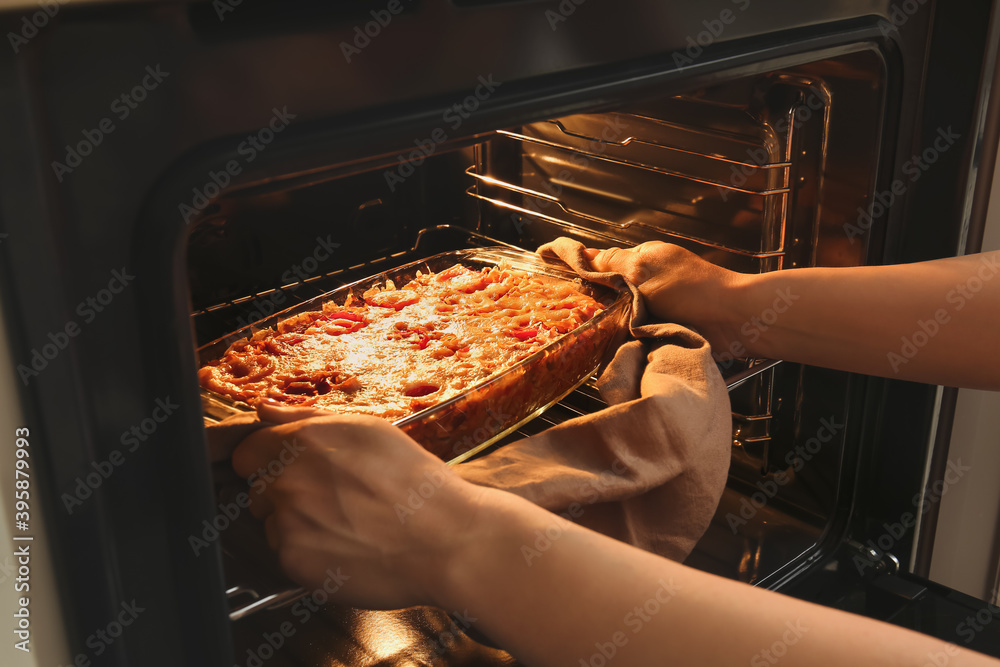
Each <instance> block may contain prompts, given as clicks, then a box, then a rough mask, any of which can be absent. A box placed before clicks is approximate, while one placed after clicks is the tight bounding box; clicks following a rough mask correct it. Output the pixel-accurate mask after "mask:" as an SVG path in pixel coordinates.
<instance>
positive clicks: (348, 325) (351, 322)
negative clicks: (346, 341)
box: [319, 310, 368, 336]
mask: <svg viewBox="0 0 1000 667" xmlns="http://www.w3.org/2000/svg"><path fill="white" fill-rule="evenodd" d="M319 321H321V322H329V323H330V324H329V325H328V326H324V327H323V331H325V332H326V333H328V334H330V335H332V336H339V335H341V334H345V333H351V332H353V331H357V330H358V329H361V328H362V327H365V326H367V325H368V322H366V321H365V318H364V317H363V316H362V315H360V314H359V313H352V312H350V311H347V310H338V311H336V312H333V313H328V314H327V315H324V316H323V317H321V318H319Z"/></svg>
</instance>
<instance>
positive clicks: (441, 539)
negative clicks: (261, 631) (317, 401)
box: [233, 406, 488, 608]
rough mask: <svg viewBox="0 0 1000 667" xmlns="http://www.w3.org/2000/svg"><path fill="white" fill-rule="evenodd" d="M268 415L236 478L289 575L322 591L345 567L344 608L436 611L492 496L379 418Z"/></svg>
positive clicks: (247, 443)
mask: <svg viewBox="0 0 1000 667" xmlns="http://www.w3.org/2000/svg"><path fill="white" fill-rule="evenodd" d="M259 413H260V417H261V419H262V420H263V421H265V422H271V423H272V424H275V425H273V426H268V427H264V428H261V429H260V430H257V431H256V432H254V433H252V434H251V435H250V436H249V437H247V438H246V440H244V441H243V442H242V443H241V444H240V445H239V446H238V447H237V448H236V450H235V451H234V452H233V468H234V469H235V470H236V472H237V473H239V474H240V475H241V476H243V477H250V476H252V475H253V476H254V477H253V485H254V487H255V489H256V490H259V491H260V492H261V494H260V495H259V496H255V498H254V502H253V504H251V506H250V510H251V512H252V513H253V514H254V515H255V516H257V517H258V518H261V519H264V522H265V528H266V532H267V538H268V542H269V543H270V544H271V546H272V548H274V549H275V550H276V551H277V553H278V556H279V559H280V561H281V564H282V567H283V568H284V569H285V571H286V572H287V573H288V575H289V576H290V577H291V578H292V579H294V580H295V581H297V582H299V583H301V584H302V585H304V586H316V585H319V584H321V583H322V582H323V581H324V579H325V578H327V577H328V576H329V575H328V574H327V570H332V571H334V572H336V571H337V569H338V568H340V571H341V573H342V575H344V576H346V578H347V581H346V583H345V584H344V586H343V589H342V591H341V592H340V593H338V596H340V595H342V596H344V597H343V598H341V599H342V600H344V601H345V602H349V603H353V604H357V605H362V606H366V607H370V608H402V607H407V606H413V605H417V604H433V603H434V602H435V595H436V594H437V593H438V592H440V591H442V590H445V589H446V586H445V585H444V583H443V582H442V581H441V579H440V578H441V577H442V576H447V573H448V572H449V569H450V568H449V563H453V562H454V559H457V558H461V557H462V554H463V553H464V551H465V548H464V547H465V546H466V543H467V542H468V541H469V540H470V539H472V534H473V531H471V530H470V528H471V527H473V526H474V525H475V519H476V515H477V511H478V510H477V508H478V505H479V496H480V495H481V494H482V493H484V492H487V491H488V490H487V489H484V488H481V487H477V486H474V485H472V484H470V483H468V482H465V481H463V480H462V479H461V478H459V477H458V476H457V475H455V474H454V473H453V472H452V471H451V470H450V469H449V468H448V467H447V466H446V465H445V464H444V463H443V462H442V461H440V460H439V459H437V458H436V457H434V456H433V455H431V454H429V453H427V452H426V451H424V450H423V449H422V448H421V447H420V446H419V445H417V443H415V442H414V441H413V440H411V439H410V438H408V437H407V436H406V435H404V434H403V433H402V432H401V431H400V430H399V429H397V428H396V427H394V426H392V425H391V424H389V423H387V422H385V421H383V420H381V419H377V418H375V417H366V416H357V415H354V416H348V415H332V414H329V413H324V412H321V411H317V410H312V409H282V408H277V407H272V406H261V407H260V408H259ZM261 485H263V487H264V488H263V489H260V488H259V487H260V486H261Z"/></svg>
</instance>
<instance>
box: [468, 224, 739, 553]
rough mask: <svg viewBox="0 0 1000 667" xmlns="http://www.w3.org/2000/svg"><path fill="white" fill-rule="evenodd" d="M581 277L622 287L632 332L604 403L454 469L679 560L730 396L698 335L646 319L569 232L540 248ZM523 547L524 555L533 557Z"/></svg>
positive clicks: (721, 453) (694, 531)
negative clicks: (601, 407)
mask: <svg viewBox="0 0 1000 667" xmlns="http://www.w3.org/2000/svg"><path fill="white" fill-rule="evenodd" d="M538 253H539V255H541V256H542V257H545V258H548V259H553V258H557V259H561V260H562V261H564V262H565V263H566V264H568V265H569V266H571V267H572V268H573V269H575V270H576V271H577V273H579V274H580V275H581V276H582V277H584V278H586V279H588V280H591V281H594V282H598V283H602V284H607V285H613V286H616V287H621V286H622V284H623V283H624V284H625V285H628V287H629V288H630V289H631V291H632V294H633V308H632V317H631V322H630V326H629V328H630V331H631V333H632V335H633V336H635V337H636V340H630V341H629V342H627V343H625V344H624V345H622V346H620V347H619V348H618V350H617V351H616V353H615V355H614V357H613V359H612V360H611V362H610V363H609V364H608V365H607V367H606V368H605V370H604V372H603V373H602V374H601V376H600V378H599V380H598V389H599V390H600V392H601V395H602V397H603V398H604V399H605V400H606V401H607V402H608V403H609V404H610V405H609V407H608V408H606V409H605V410H601V411H599V412H596V413H593V414H589V415H584V416H582V417H577V418H575V419H571V420H569V421H566V422H563V423H562V424H559V425H558V426H554V427H552V428H550V429H547V430H546V431H544V432H542V433H539V434H538V435H535V436H532V437H530V438H525V439H524V440H520V441H517V442H514V443H511V444H509V445H507V446H505V447H503V448H501V449H499V450H497V451H495V452H493V453H491V454H489V455H487V456H483V457H481V458H479V459H476V460H474V461H470V462H468V463H464V464H462V465H460V466H457V467H456V471H457V472H458V474H459V475H461V476H462V477H463V478H464V479H466V480H468V481H470V482H474V483H476V484H480V485H483V486H490V487H494V488H498V489H503V490H506V491H509V492H511V493H516V494H517V495H520V496H522V497H524V498H526V499H528V500H530V501H532V502H534V503H536V504H538V505H540V506H542V507H545V508H546V509H549V510H551V511H553V512H556V513H560V514H562V515H563V516H564V517H566V518H569V519H571V520H573V521H576V522H577V523H579V524H581V525H584V526H587V527H588V528H592V529H594V530H597V531H599V532H601V533H604V534H606V535H609V536H611V537H614V538H616V539H619V540H622V541H625V542H628V543H630V544H633V545H635V546H637V547H640V548H642V549H646V550H648V551H652V552H653V553H657V554H659V555H662V556H665V557H667V558H671V559H674V560H683V559H684V558H686V557H687V555H688V554H689V553H690V552H691V549H692V548H693V547H694V545H695V543H696V542H697V541H698V539H699V538H700V537H701V535H702V534H703V533H704V532H705V530H706V529H707V528H708V525H709V522H710V521H711V519H712V515H713V514H714V512H715V509H716V506H717V505H718V502H719V498H720V497H721V496H722V491H723V489H724V488H725V484H726V476H727V474H728V471H729V458H730V447H731V444H730V443H731V441H732V417H731V412H730V406H729V393H728V391H727V389H726V385H725V383H724V382H723V380H722V377H721V375H720V374H719V370H718V367H717V366H716V365H715V361H714V360H713V359H712V355H711V350H710V348H709V345H708V343H707V342H706V341H705V339H704V338H702V337H701V336H699V335H698V334H697V333H695V332H693V331H691V330H690V329H686V328H684V327H682V326H679V325H676V324H663V323H650V322H646V309H645V306H644V304H643V302H642V298H641V296H640V295H639V292H638V290H637V289H636V287H635V286H634V285H631V284H629V283H627V281H625V280H624V278H623V277H622V276H620V275H618V274H615V273H599V272H596V271H594V270H593V267H592V266H591V264H590V261H589V259H588V258H587V256H586V254H585V253H584V246H583V245H582V244H580V243H579V242H577V241H573V240H571V239H566V238H561V239H557V240H555V241H553V242H551V243H549V244H546V245H544V246H542V247H541V248H539V250H538ZM532 553H533V552H532V550H531V547H528V548H527V549H526V551H525V558H526V559H529V560H530V558H531V557H532Z"/></svg>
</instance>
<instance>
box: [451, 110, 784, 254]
mask: <svg viewBox="0 0 1000 667" xmlns="http://www.w3.org/2000/svg"><path fill="white" fill-rule="evenodd" d="M670 103H671V104H670V105H668V108H667V109H666V110H661V112H662V113H665V114H670V113H672V112H673V111H674V109H675V107H673V106H672V105H675V104H680V105H681V106H680V107H676V108H680V109H682V111H683V114H682V117H684V116H685V115H686V116H687V117H691V118H693V119H696V120H697V122H698V123H699V124H697V125H695V124H694V122H695V120H691V121H690V122H687V121H685V122H680V121H674V120H666V119H665V118H654V117H651V116H649V115H647V114H644V113H604V114H577V115H571V116H566V117H563V118H560V119H552V120H547V121H542V122H537V123H532V124H528V125H524V126H521V127H520V128H514V129H506V130H499V131H498V132H497V138H496V139H495V140H494V146H492V147H490V148H489V150H487V151H483V152H481V153H480V154H479V155H478V159H477V161H476V163H475V164H474V165H473V166H472V167H470V168H468V169H467V170H466V174H467V175H468V176H469V177H471V178H472V179H474V183H473V185H472V186H470V187H469V188H468V189H467V191H466V192H467V194H468V195H469V196H470V197H473V198H475V199H478V200H480V201H482V202H485V203H487V204H489V205H490V206H491V207H495V208H496V209H499V210H503V211H507V212H510V213H511V214H512V215H515V216H518V215H519V216H527V217H528V219H529V220H530V219H541V220H545V221H546V222H549V223H551V224H553V225H555V226H557V227H561V228H564V229H569V230H573V231H585V232H586V233H589V234H592V235H595V236H596V237H598V238H602V239H605V240H607V241H608V242H609V243H615V244H618V243H622V242H631V243H636V242H639V241H641V240H650V239H651V238H663V239H665V240H670V239H678V240H682V241H687V242H690V243H695V244H699V245H701V246H703V247H706V248H709V249H716V250H722V251H725V252H727V253H732V254H734V255H738V256H742V257H744V258H750V259H752V260H756V262H757V264H758V266H759V267H760V268H761V269H764V268H781V267H782V264H783V259H784V257H785V255H786V252H787V250H786V247H785V242H786V236H787V230H788V226H789V220H788V218H789V208H790V197H791V193H792V187H791V182H792V172H793V169H794V167H795V164H794V159H793V149H792V147H793V145H794V135H795V127H796V124H795V122H794V118H795V112H796V110H797V108H798V104H797V103H796V102H794V101H793V102H789V103H788V104H787V105H785V106H781V105H778V106H779V108H776V109H769V110H767V111H766V112H762V116H754V115H753V114H751V113H750V112H749V111H748V110H734V109H732V108H731V107H729V106H727V105H722V104H712V103H707V102H704V101H701V102H698V103H697V105H696V106H695V108H694V111H692V108H691V107H692V104H693V102H692V101H691V100H681V99H679V98H674V99H672V100H671V101H670ZM767 118H770V119H773V120H776V121H778V122H775V123H771V122H769V121H768V120H766V119H767ZM775 126H777V127H778V128H780V131H779V130H776V129H775ZM512 152H513V153H516V154H519V155H520V156H521V159H520V164H519V167H518V168H515V169H511V168H510V166H509V163H507V164H504V163H503V162H502V161H500V160H494V159H492V158H491V154H499V155H504V154H508V155H509V154H511V153H512Z"/></svg>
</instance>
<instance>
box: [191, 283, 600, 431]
mask: <svg viewBox="0 0 1000 667" xmlns="http://www.w3.org/2000/svg"><path fill="white" fill-rule="evenodd" d="M363 299H364V302H363V303H352V301H351V298H350V297H349V298H348V302H347V303H346V304H344V305H338V304H336V303H334V302H333V301H329V302H327V303H324V304H323V306H322V310H317V311H311V312H306V313H302V314H299V315H295V316H292V317H289V318H288V319H286V320H282V321H280V322H278V326H277V331H274V330H272V329H266V330H263V331H258V332H257V333H256V334H254V336H253V337H252V338H251V339H249V340H248V339H245V338H244V339H241V340H239V341H237V342H236V343H233V345H231V346H230V348H229V350H228V351H227V352H226V354H225V355H224V356H223V357H222V358H221V359H219V360H217V361H215V362H212V363H209V364H207V365H206V366H204V367H203V368H201V370H200V371H199V373H198V378H199V381H200V382H201V385H202V387H204V388H206V389H209V390H211V391H214V392H216V393H219V394H223V395H226V396H229V397H231V398H233V399H236V400H238V401H243V402H245V403H248V404H250V405H255V404H257V403H258V402H259V401H261V400H264V399H266V398H271V399H274V400H276V401H278V402H281V403H285V404H288V405H309V406H314V407H317V408H324V409H330V410H334V411H339V412H353V413H362V414H368V415H375V416H378V417H382V418H384V419H388V420H396V419H400V418H402V417H405V416H408V415H410V414H412V413H414V412H417V411H419V410H422V409H424V408H427V407H430V406H432V405H435V404H437V403H440V402H442V401H445V400H447V399H449V398H451V397H453V396H456V395H458V394H460V393H462V392H464V391H465V390H467V389H469V388H470V387H473V386H475V385H477V384H479V383H480V382H482V381H483V380H486V379H487V378H489V377H491V376H493V375H496V374H498V373H500V372H502V371H504V370H506V369H508V368H510V367H511V366H513V365H514V364H516V363H517V362H518V361H520V360H521V359H524V358H525V357H527V356H529V355H530V354H532V353H533V352H536V351H538V350H540V349H541V348H543V347H545V345H547V344H548V343H550V342H552V341H554V340H556V339H557V338H559V337H560V336H561V335H562V334H564V333H566V332H569V331H572V330H573V329H575V328H577V327H578V326H580V325H581V324H583V323H584V322H586V321H588V320H590V319H591V318H592V317H593V316H594V315H595V314H596V313H598V312H599V311H600V310H601V306H600V304H599V303H597V302H596V301H595V300H594V299H592V298H591V297H589V296H586V295H584V294H582V293H580V292H579V291H577V290H576V289H575V287H574V285H573V284H572V283H570V282H567V281H563V280H557V279H554V278H549V277H547V276H538V275H534V274H529V273H525V272H523V271H515V270H511V269H502V268H485V269H482V270H480V271H475V270H472V269H469V268H466V267H464V266H461V265H456V266H453V267H452V268H450V269H447V270H445V271H442V272H440V273H430V274H421V273H419V272H418V274H417V277H416V278H415V279H414V280H412V281H411V282H410V283H408V284H407V285H405V286H403V287H402V288H400V289H397V288H396V286H395V285H394V284H393V283H392V281H388V282H387V283H386V284H385V285H384V286H383V287H381V288H379V287H375V288H372V289H370V290H369V291H367V292H365V293H364V295H363Z"/></svg>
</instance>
